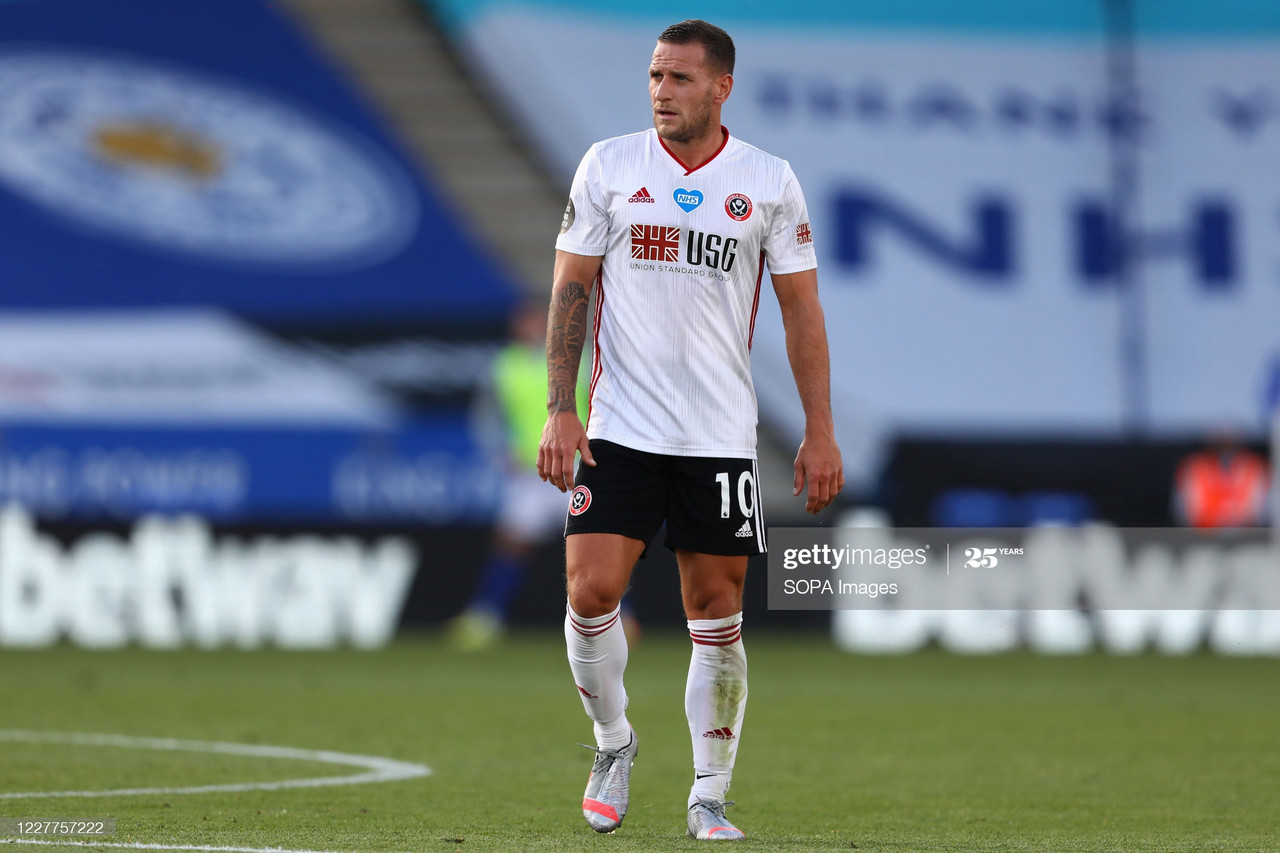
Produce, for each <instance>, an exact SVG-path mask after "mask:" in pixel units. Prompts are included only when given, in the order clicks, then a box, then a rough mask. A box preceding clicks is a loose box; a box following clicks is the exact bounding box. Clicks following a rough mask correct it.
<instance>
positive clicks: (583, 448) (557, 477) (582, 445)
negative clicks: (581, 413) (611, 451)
mask: <svg viewBox="0 0 1280 853" xmlns="http://www.w3.org/2000/svg"><path fill="white" fill-rule="evenodd" d="M575 453H581V454H582V461H583V462H584V463H585V464H587V465H590V466H591V467H593V468H594V467H595V464H596V460H595V459H593V458H592V456H591V448H590V447H589V446H588V445H587V431H586V429H585V428H584V427H583V426H582V420H581V419H580V418H579V417H578V414H577V412H555V413H553V414H551V415H548V416H547V423H546V425H545V426H543V428H542V442H541V443H540V444H539V445H538V476H539V477H541V478H542V481H543V482H544V483H550V484H551V485H553V486H555V487H556V488H557V489H559V490H560V491H562V492H567V491H569V490H570V489H572V488H573V456H574V454H575Z"/></svg>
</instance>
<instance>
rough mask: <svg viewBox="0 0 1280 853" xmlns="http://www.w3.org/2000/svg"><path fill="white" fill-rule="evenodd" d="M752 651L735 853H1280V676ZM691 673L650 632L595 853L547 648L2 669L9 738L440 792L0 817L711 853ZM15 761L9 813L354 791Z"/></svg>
mask: <svg viewBox="0 0 1280 853" xmlns="http://www.w3.org/2000/svg"><path fill="white" fill-rule="evenodd" d="M745 637H746V642H747V651H748V656H749V659H750V668H751V699H750V703H749V706H748V710H747V718H746V723H745V725H744V731H743V735H744V737H743V741H742V746H741V750H740V753H739V757H738V771H737V776H736V779H735V782H734V786H733V791H732V792H731V797H732V798H734V799H736V800H737V801H738V803H739V804H740V805H738V806H737V807H735V808H734V809H732V810H731V811H730V815H731V817H733V819H734V820H735V822H737V823H738V825H739V826H741V827H742V828H743V829H744V830H746V832H747V834H748V839H747V841H746V842H743V843H741V844H740V845H739V847H740V848H741V849H759V850H860V851H886V853H887V852H888V851H893V853H899V851H935V850H936V851H1123V852H1124V853H1129V851H1197V853H1199V851H1216V850H1222V851H1227V850H1231V851H1236V850H1242V851H1245V850H1247V851H1264V850H1266V851H1273V850H1277V849H1280V828H1278V827H1280V823H1278V822H1277V820H1276V814H1277V811H1276V802H1275V792H1276V789H1277V782H1278V780H1280V750H1277V748H1276V744H1277V739H1278V737H1280V734H1278V732H1280V726H1277V720H1278V719H1280V711H1278V709H1280V662H1277V661H1271V660H1233V659H1223V658H1215V657H1210V656H1193V657H1189V658H1161V657H1155V656H1141V657H1132V658H1115V657H1103V656H1087V657H1080V658H1041V657H1033V656H1030V655H1021V654H1018V655H1006V656H998V657H990V658H965V657H955V656H950V655H947V654H943V653H940V652H928V653H922V654H917V655H913V656H909V657H901V658H898V657H890V658H866V657H853V656H849V655H845V654H842V653H840V652H837V651H836V650H834V649H833V648H832V647H831V646H830V644H829V642H828V641H827V640H826V638H825V637H822V636H813V635H806V636H786V635H782V634H770V633H767V632H766V631H764V630H760V629H757V630H749V631H748V632H747V634H746V635H745ZM688 656H689V647H688V638H687V637H686V636H683V635H678V634H666V635H664V634H663V633H661V632H657V631H651V632H650V633H649V634H648V635H647V636H646V637H645V639H644V641H643V642H642V643H641V644H640V645H639V646H637V647H636V648H635V649H634V650H633V651H632V655H631V663H630V667H629V669H628V689H629V692H630V695H631V708H630V711H629V716H630V717H631V719H632V721H633V722H634V724H635V726H636V728H637V730H638V731H639V732H640V736H641V749H640V754H639V760H638V761H637V763H636V766H635V770H634V775H633V786H632V800H631V811H630V814H629V815H628V816H627V820H626V823H625V824H624V825H623V827H622V828H621V829H620V830H619V831H618V832H617V833H615V834H614V835H612V836H600V835H596V834H595V833H593V832H591V831H590V830H589V829H588V828H587V826H586V824H585V822H584V821H583V820H582V818H581V815H580V812H579V803H580V801H581V799H580V798H581V796H582V786H583V784H584V782H585V779H586V774H587V770H588V767H589V765H590V755H589V753H587V751H586V750H583V749H580V748H578V747H577V746H575V745H574V744H575V742H577V741H586V740H588V739H589V737H590V726H589V723H588V722H587V720H586V717H585V716H584V715H583V713H582V706H581V703H580V702H579V700H578V698H577V693H576V691H575V690H574V688H573V683H572V680H571V679H570V677H569V672H568V664H567V663H566V662H565V660H564V651H563V640H562V638H561V637H560V636H559V635H558V634H557V633H553V632H547V633H529V634H517V635H516V636H514V637H513V638H511V639H510V641H509V642H508V643H507V644H506V645H505V646H504V647H503V648H501V649H499V650H496V651H494V652H491V653H484V654H479V655H470V656H459V655H457V654H455V653H452V652H451V651H449V650H448V648H447V647H445V646H444V645H443V643H441V642H439V641H438V640H437V639H436V638H434V637H408V638H405V639H402V640H400V641H399V642H397V643H396V644H395V645H393V646H392V647H391V648H389V649H386V650H384V651H379V652H356V651H338V652H326V653H297V652H278V651H262V652H238V651H220V652H196V651H183V652H172V653H166V652H148V651H141V650H129V651H124V652H118V653H92V652H85V651H80V650H75V649H71V648H57V649H53V650H49V651H41V652H25V651H24V652H19V651H12V650H8V651H0V672H2V673H3V676H4V681H5V687H4V691H3V698H0V728H3V729H23V730H35V731H61V732H102V733H113V734H123V735H131V736H140V737H173V738H184V739H192V740H209V741H234V742H238V743H249V744H272V745H281V746H289V747H299V748H303V749H313V750H337V751H342V752H348V753H359V754H365V755H375V756H384V757H388V758H395V759H401V760H405V761H413V762H420V763H422V764H426V765H428V766H429V767H431V768H432V770H433V775H431V776H429V777H426V778H419V779H412V780H407V781H399V782H388V783H380V784H370V785H354V786H342V787H328V788H310V789H290V790H280V791H245V792H238V793H210V794H183V795H178V794H174V795H147V796H111V797H89V798H74V799H71V798H64V799H49V798H44V799H0V817H9V818H13V817H38V818H59V817H61V818H83V817H98V818H101V817H110V818H114V819H115V820H116V822H117V831H116V834H115V835H113V836H109V837H107V838H104V839H102V840H103V841H106V842H111V843H113V844H122V843H137V844H166V845H214V846H228V847H242V848H262V847H283V848H286V849H288V850H293V849H308V850H324V851H382V850H401V851H434V850H459V851H470V850H617V851H649V850H662V851H670V850H682V849H688V850H692V849H697V848H699V847H701V846H704V845H703V844H700V843H698V842H693V841H690V840H687V839H686V838H685V837H684V803H685V795H686V793H687V790H688V784H689V782H690V777H691V774H692V771H691V769H690V764H689V762H690V758H689V740H688V733H687V728H686V725H685V721H684V711H683V691H684V679H685V671H686V667H687V662H688ZM0 756H3V759H0V793H3V792H14V791H62V790H84V789H92V790H101V789H106V788H119V787H159V786H191V785H203V784H216V783H223V782H239V781H263V780H272V779H288V778H302V777H311V776H321V775H346V774H348V773H350V772H355V771H352V770H349V769H346V768H338V767H333V766H331V765H322V764H316V763H314V762H308V761H294V760H283V761H282V760H275V761H269V762H268V761H263V760H261V759H255V758H252V757H247V756H235V755H206V754H196V753H181V752H154V751H146V750H137V749H129V748H123V747H88V746H75V745H65V744H33V743H7V742H6V743H0ZM56 849H62V848H58V847H35V846H27V845H23V844H15V845H13V846H11V847H7V848H0V850H8V851H13V853H18V851H33V853H34V852H35V851H43V850H56ZM75 849H77V850H84V849H85V848H84V847H77V848H75ZM104 849H105V848H104Z"/></svg>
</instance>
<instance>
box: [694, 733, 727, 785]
mask: <svg viewBox="0 0 1280 853" xmlns="http://www.w3.org/2000/svg"><path fill="white" fill-rule="evenodd" d="M702 736H703V737H711V738H715V739H716V740H733V738H734V734H733V729H731V728H729V727H728V726H725V727H724V728H722V729H713V730H712V731H709V732H703V733H702ZM699 778H701V777H699Z"/></svg>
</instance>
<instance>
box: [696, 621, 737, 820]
mask: <svg viewBox="0 0 1280 853" xmlns="http://www.w3.org/2000/svg"><path fill="white" fill-rule="evenodd" d="M689 637H690V638H691V639H692V640H693V658H692V659H691V660H690V661H689V681H688V682H687V683H686V685H685V691H684V712H685V716H686V717H688V718H689V735H690V737H691V738H692V739H693V775H694V782H693V788H692V789H691V790H690V791H689V805H691V806H692V805H693V803H694V801H695V800H697V799H700V798H701V799H706V800H715V801H717V802H724V797H725V793H726V792H728V790H729V782H730V780H731V779H732V777H733V762H734V760H735V759H736V758H737V756H738V738H739V736H740V735H741V733H742V717H743V713H744V712H745V711H746V708H747V653H746V651H745V650H744V649H743V648H742V613H740V612H739V613H735V614H733V615H732V616H729V617H726V618H724V619H690V620H689Z"/></svg>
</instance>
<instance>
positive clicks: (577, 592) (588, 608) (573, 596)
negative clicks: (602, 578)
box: [568, 573, 622, 619]
mask: <svg viewBox="0 0 1280 853" xmlns="http://www.w3.org/2000/svg"><path fill="white" fill-rule="evenodd" d="M568 592H569V607H571V608H572V609H573V612H574V613H576V614H578V615H579V616H581V617H583V618H584V619H593V618H595V617H596V616H603V615H605V614H606V613H612V612H613V611H614V610H615V609H616V608H617V606H618V603H619V602H620V601H621V600H622V596H621V595H620V594H616V593H615V592H614V591H613V590H609V589H604V588H602V587H601V586H600V585H599V584H597V583H593V582H592V581H591V580H590V579H589V578H584V577H580V576H579V577H575V576H574V575H573V574H572V573H571V574H570V575H569V582H568Z"/></svg>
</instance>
